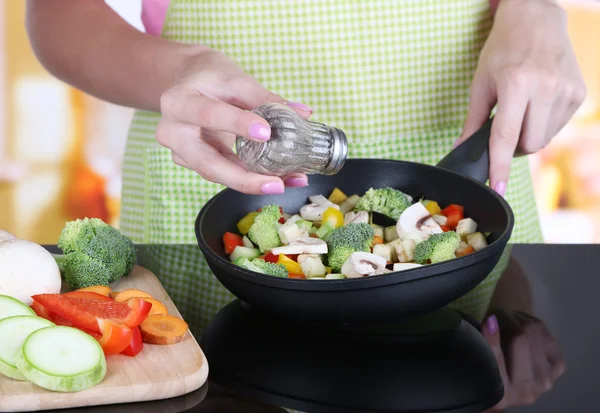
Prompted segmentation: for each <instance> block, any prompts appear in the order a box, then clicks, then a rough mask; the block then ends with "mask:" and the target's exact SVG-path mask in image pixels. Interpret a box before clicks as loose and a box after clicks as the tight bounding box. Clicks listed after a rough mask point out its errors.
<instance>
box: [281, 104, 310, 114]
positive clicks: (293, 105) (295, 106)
mask: <svg viewBox="0 0 600 413" xmlns="http://www.w3.org/2000/svg"><path fill="white" fill-rule="evenodd" d="M286 105H287V106H289V107H291V108H294V109H300V110H303V111H305V112H312V111H313V110H312V109H311V108H309V107H308V106H306V105H305V104H304V103H299V102H287V103H286Z"/></svg>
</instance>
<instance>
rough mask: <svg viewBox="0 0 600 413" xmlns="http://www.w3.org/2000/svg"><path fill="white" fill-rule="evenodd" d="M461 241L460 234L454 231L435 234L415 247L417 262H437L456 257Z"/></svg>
mask: <svg viewBox="0 0 600 413" xmlns="http://www.w3.org/2000/svg"><path fill="white" fill-rule="evenodd" d="M459 243H460V236H459V235H458V234H457V233H456V232H454V231H448V232H442V233H440V234H433V235H432V236H430V237H429V238H427V239H426V240H425V241H423V242H420V243H419V244H418V245H417V247H416V248H415V262H416V263H417V264H426V263H427V261H430V262H431V263H432V264H435V263H436V262H442V261H448V260H451V259H452V258H456V255H455V251H456V249H457V248H458V244H459Z"/></svg>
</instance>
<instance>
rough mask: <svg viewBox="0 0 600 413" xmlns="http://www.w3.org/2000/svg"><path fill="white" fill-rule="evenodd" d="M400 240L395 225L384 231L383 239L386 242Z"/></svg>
mask: <svg viewBox="0 0 600 413" xmlns="http://www.w3.org/2000/svg"><path fill="white" fill-rule="evenodd" d="M398 238H399V237H398V231H396V226H395V225H394V226H391V227H387V228H386V229H384V230H383V239H384V240H385V242H390V241H393V240H395V239H398Z"/></svg>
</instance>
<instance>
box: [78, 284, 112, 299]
mask: <svg viewBox="0 0 600 413" xmlns="http://www.w3.org/2000/svg"><path fill="white" fill-rule="evenodd" d="M75 291H76V292H90V293H96V294H100V295H105V296H107V297H110V296H111V293H112V290H111V289H110V287H109V286H108V285H92V286H91V287H84V288H79V289H77V290H75Z"/></svg>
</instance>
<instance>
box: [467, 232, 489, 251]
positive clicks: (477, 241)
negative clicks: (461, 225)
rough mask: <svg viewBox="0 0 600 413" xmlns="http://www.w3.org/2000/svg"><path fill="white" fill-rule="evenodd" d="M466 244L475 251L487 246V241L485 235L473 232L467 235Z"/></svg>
mask: <svg viewBox="0 0 600 413" xmlns="http://www.w3.org/2000/svg"><path fill="white" fill-rule="evenodd" d="M467 244H469V245H470V246H472V247H473V248H474V249H475V251H479V250H480V249H483V248H485V247H487V245H488V243H487V240H486V239H485V236H484V235H483V234H482V233H481V232H476V233H474V234H470V235H467Z"/></svg>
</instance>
